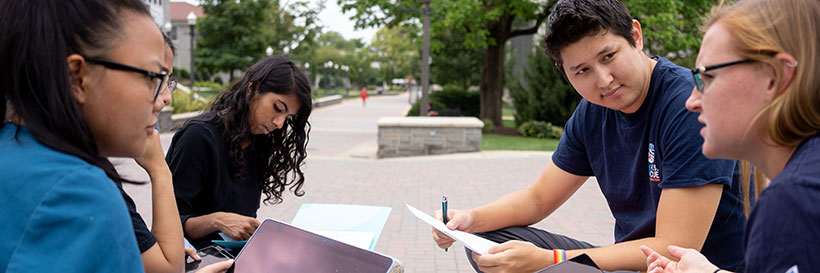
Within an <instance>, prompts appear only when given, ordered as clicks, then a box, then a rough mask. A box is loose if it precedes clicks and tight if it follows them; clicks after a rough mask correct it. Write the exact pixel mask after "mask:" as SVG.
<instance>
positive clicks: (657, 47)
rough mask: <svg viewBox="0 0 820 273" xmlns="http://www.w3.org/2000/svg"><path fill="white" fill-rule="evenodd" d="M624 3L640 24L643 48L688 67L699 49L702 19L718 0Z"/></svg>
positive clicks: (636, 0) (652, 0) (631, 1)
mask: <svg viewBox="0 0 820 273" xmlns="http://www.w3.org/2000/svg"><path fill="white" fill-rule="evenodd" d="M624 4H626V6H627V7H628V8H629V11H630V13H631V14H632V17H634V18H637V19H638V20H639V21H640V22H641V28H642V30H643V35H644V41H645V45H644V49H649V52H650V54H652V55H660V56H662V57H665V58H668V59H670V60H672V61H673V62H675V63H677V64H679V65H683V66H686V67H690V66H693V65H694V61H695V57H696V56H697V52H698V48H699V47H700V40H701V34H700V26H701V24H702V21H701V20H702V19H701V18H702V17H703V16H704V15H705V14H708V13H709V10H710V9H711V8H712V6H714V5H715V4H717V1H714V0H686V1H682V0H625V1H624Z"/></svg>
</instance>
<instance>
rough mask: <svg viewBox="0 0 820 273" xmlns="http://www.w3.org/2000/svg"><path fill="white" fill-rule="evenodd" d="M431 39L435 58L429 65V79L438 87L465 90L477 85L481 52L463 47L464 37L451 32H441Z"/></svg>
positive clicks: (431, 49)
mask: <svg viewBox="0 0 820 273" xmlns="http://www.w3.org/2000/svg"><path fill="white" fill-rule="evenodd" d="M434 34H435V35H434V36H433V37H431V40H433V41H435V42H434V43H432V45H431V46H430V47H431V48H430V51H431V52H432V53H433V54H432V55H437V56H446V57H445V58H437V59H435V61H434V62H433V63H432V64H431V67H430V69H432V73H431V78H432V79H433V82H435V83H438V84H440V85H444V86H447V85H456V86H460V87H461V90H467V89H469V87H470V86H472V85H477V84H478V82H479V79H480V78H479V76H480V75H481V61H482V56H483V54H482V50H481V49H476V48H472V49H471V48H467V47H465V46H464V36H462V35H460V34H459V33H457V32H455V31H452V30H443V31H440V32H437V33H434Z"/></svg>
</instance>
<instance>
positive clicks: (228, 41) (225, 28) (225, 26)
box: [196, 0, 319, 81]
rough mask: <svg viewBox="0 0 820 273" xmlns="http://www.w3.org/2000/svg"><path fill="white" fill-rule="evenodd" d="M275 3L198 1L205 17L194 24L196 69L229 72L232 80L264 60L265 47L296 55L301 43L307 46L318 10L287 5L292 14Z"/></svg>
mask: <svg viewBox="0 0 820 273" xmlns="http://www.w3.org/2000/svg"><path fill="white" fill-rule="evenodd" d="M279 4H280V3H279V1H278V0H255V1H222V0H202V1H201V4H200V6H201V7H202V8H203V10H204V11H205V13H206V14H207V16H206V17H204V18H200V19H198V21H197V25H196V27H197V36H198V38H197V43H196V64H197V69H196V70H198V71H211V72H217V71H225V72H229V73H230V74H231V81H232V80H233V73H232V72H233V71H235V70H241V71H244V70H246V69H247V68H248V67H250V66H251V65H252V64H253V63H255V62H256V61H257V60H259V59H261V58H263V57H265V54H266V52H265V50H266V49H267V48H268V47H270V48H271V49H272V50H273V52H274V53H275V54H283V53H284V52H286V51H287V50H290V49H293V50H294V51H296V52H299V51H300V50H299V49H298V47H299V46H301V45H302V44H305V46H309V44H311V41H310V40H312V39H314V36H315V35H317V34H318V32H319V29H318V28H317V26H315V23H316V16H317V14H318V12H319V10H316V9H313V8H310V7H308V4H307V2H306V1H296V2H293V3H288V4H289V7H288V8H290V9H291V10H292V11H288V10H285V9H284V8H281V7H280V6H279ZM294 14H299V15H298V16H296V15H294ZM297 21H299V22H304V24H303V25H297V24H296V23H295V22H297ZM286 49H287V50H286ZM197 77H199V73H197Z"/></svg>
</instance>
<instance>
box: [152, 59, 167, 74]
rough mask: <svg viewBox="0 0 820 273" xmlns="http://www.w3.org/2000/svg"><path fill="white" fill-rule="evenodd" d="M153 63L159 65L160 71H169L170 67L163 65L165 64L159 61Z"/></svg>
mask: <svg viewBox="0 0 820 273" xmlns="http://www.w3.org/2000/svg"><path fill="white" fill-rule="evenodd" d="M154 64H156V65H159V69H160V71H165V72H168V71H170V69H168V68H167V67H165V65H163V64H162V62H160V61H154ZM168 75H171V74H170V73H169V74H168Z"/></svg>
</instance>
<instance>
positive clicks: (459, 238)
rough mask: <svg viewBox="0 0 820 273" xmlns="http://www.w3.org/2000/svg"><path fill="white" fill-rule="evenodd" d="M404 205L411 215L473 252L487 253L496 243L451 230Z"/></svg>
mask: <svg viewBox="0 0 820 273" xmlns="http://www.w3.org/2000/svg"><path fill="white" fill-rule="evenodd" d="M405 205H407V209H409V210H410V212H412V213H413V215H415V216H416V217H417V218H419V219H421V220H422V221H424V222H425V223H427V224H428V225H431V226H433V228H435V229H437V230H438V231H441V232H443V233H444V234H447V236H450V238H453V240H456V242H459V243H461V244H463V245H464V246H466V247H467V248H469V249H470V250H472V251H473V252H475V253H478V254H487V252H488V250H489V249H490V248H491V247H493V246H495V245H498V243H496V242H493V241H490V240H487V239H484V238H481V237H478V236H475V235H473V234H470V233H467V232H463V231H460V230H451V229H449V228H447V226H445V225H444V223H442V222H441V221H438V220H436V219H435V218H433V217H432V216H430V215H427V214H426V213H424V212H422V211H420V210H418V209H416V208H414V207H413V206H411V205H409V204H405Z"/></svg>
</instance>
